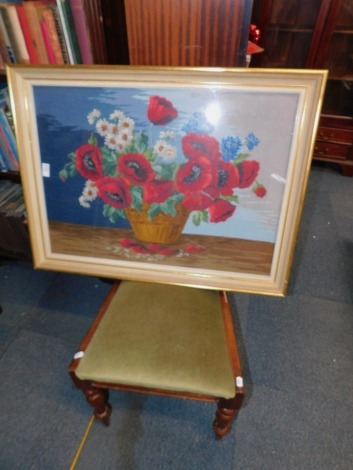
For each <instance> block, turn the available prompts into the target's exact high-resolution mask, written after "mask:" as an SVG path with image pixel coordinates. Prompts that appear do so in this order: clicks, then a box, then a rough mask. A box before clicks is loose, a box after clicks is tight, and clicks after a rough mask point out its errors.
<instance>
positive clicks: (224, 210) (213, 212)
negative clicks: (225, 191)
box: [208, 199, 236, 223]
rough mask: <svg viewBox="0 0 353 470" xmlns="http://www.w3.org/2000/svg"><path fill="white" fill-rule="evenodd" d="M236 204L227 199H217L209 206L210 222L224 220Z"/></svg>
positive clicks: (230, 214) (231, 213) (232, 211)
mask: <svg viewBox="0 0 353 470" xmlns="http://www.w3.org/2000/svg"><path fill="white" fill-rule="evenodd" d="M235 209H236V206H233V204H231V203H230V202H229V201H226V200H224V199H217V201H215V202H214V203H213V204H212V205H211V206H210V207H209V208H208V212H209V214H210V222H215V223H217V222H224V221H225V220H227V219H229V217H231V216H232V215H233V214H234V211H235Z"/></svg>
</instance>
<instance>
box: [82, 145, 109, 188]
mask: <svg viewBox="0 0 353 470" xmlns="http://www.w3.org/2000/svg"><path fill="white" fill-rule="evenodd" d="M76 168H77V171H78V172H79V173H80V174H81V175H82V176H83V177H84V178H87V179H89V180H92V181H96V180H98V179H100V178H102V176H103V158H102V153H101V151H100V148H99V147H96V146H95V145H90V144H85V145H81V147H79V148H78V149H77V150H76Z"/></svg>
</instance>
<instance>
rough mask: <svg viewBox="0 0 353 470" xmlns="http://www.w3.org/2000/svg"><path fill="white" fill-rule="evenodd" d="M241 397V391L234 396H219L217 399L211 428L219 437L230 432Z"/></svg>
mask: <svg viewBox="0 0 353 470" xmlns="http://www.w3.org/2000/svg"><path fill="white" fill-rule="evenodd" d="M243 397H244V395H243V393H238V394H237V395H236V396H235V397H234V398H230V399H225V398H221V399H220V400H219V401H218V403H217V411H216V418H215V420H214V421H213V430H214V432H215V434H216V436H217V437H218V438H219V439H220V438H222V437H224V436H226V435H227V434H228V433H229V432H230V430H231V428H232V424H233V421H234V418H235V417H236V415H237V413H238V411H239V409H240V407H241V404H242V401H243Z"/></svg>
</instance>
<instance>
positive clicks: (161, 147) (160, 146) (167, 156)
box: [153, 140, 176, 161]
mask: <svg viewBox="0 0 353 470" xmlns="http://www.w3.org/2000/svg"><path fill="white" fill-rule="evenodd" d="M153 150H154V152H155V153H156V154H157V155H158V156H159V157H160V158H162V159H163V160H165V161H170V160H173V159H174V158H175V157H176V147H173V146H172V145H169V144H167V143H166V142H165V141H164V140H158V141H157V142H156V143H155V145H154V147H153Z"/></svg>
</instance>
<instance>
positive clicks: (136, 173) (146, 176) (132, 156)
mask: <svg viewBox="0 0 353 470" xmlns="http://www.w3.org/2000/svg"><path fill="white" fill-rule="evenodd" d="M117 170H118V172H119V173H120V174H121V175H122V176H124V177H125V178H126V179H127V180H128V181H130V183H133V184H137V185H143V184H145V183H147V182H149V181H152V180H153V178H154V177H155V173H154V171H153V169H152V166H151V163H150V162H149V161H148V160H147V158H146V157H145V156H144V155H143V154H142V153H125V154H124V155H122V156H121V157H120V158H119V162H118V166H117Z"/></svg>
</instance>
